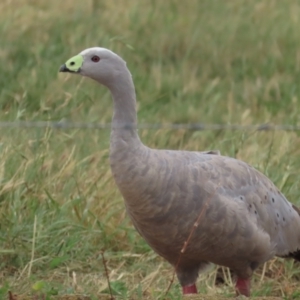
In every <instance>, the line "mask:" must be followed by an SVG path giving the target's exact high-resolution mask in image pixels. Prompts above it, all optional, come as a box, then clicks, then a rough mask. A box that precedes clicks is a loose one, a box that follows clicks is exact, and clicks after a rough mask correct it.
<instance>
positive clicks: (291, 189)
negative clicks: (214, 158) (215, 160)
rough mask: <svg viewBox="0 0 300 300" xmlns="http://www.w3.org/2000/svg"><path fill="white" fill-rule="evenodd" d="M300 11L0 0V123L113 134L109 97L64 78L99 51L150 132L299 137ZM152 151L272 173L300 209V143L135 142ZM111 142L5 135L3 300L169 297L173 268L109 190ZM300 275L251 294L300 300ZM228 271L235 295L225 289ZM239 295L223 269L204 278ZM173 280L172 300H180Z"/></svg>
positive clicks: (285, 5) (286, 269) (159, 138)
mask: <svg viewBox="0 0 300 300" xmlns="http://www.w3.org/2000/svg"><path fill="white" fill-rule="evenodd" d="M299 26H300V5H299V2H298V1H297V0H289V1H287V0H272V1H271V0H260V1H258V0H257V1H256V0H251V1H243V0H231V1H217V0H201V1H196V0H189V1H180V0H169V1H159V0H152V1H139V0H122V1H117V0H102V1H100V0H98V1H97V0H86V1H79V0H64V1H59V0H52V1H38V0H1V2H0V32H1V38H0V120H1V121H31V122H32V121H62V120H67V121H74V122H99V123H109V122H110V120H111V116H112V103H111V98H110V94H109V92H108V91H107V90H106V89H105V88H103V87H100V86H98V85H97V84H95V83H94V82H92V81H90V80H87V79H83V78H81V77H78V76H71V75H66V74H59V73H58V69H59V67H60V65H61V64H62V63H64V62H65V61H66V60H67V59H68V58H70V57H71V56H73V55H75V54H77V53H78V52H80V51H81V50H83V49H85V48H87V47H91V46H102V47H106V48H110V49H112V50H113V51H115V52H117V53H118V54H120V55H121V56H122V57H123V58H124V59H125V60H126V61H127V65H128V66H129V68H130V70H131V72H132V75H133V79H134V82H135V85H136V91H137V97H138V117H139V122H140V123H149V124H156V123H162V124H168V123H204V124H225V125H226V124H240V125H250V124H264V123H270V124H277V125H281V124H285V125H300V118H299V116H300V105H299V100H300V85H299V80H300V37H299ZM139 133H140V136H141V139H142V141H143V142H144V143H145V144H146V145H148V146H150V147H153V148H161V149H163V148H169V149H186V150H187V149H188V150H199V151H204V150H209V149H219V150H220V151H221V153H222V154H223V155H228V156H232V157H236V158H238V159H241V160H244V161H246V162H247V163H249V164H251V165H253V166H254V167H256V168H257V169H259V170H260V171H262V172H263V173H265V174H266V175H267V176H268V177H269V178H271V179H272V181H273V182H274V183H275V184H276V185H277V186H278V188H280V189H281V190H282V192H283V193H284V194H285V195H286V196H287V198H288V199H289V200H290V201H291V202H293V203H294V204H296V205H300V190H299V180H300V137H299V132H298V131H283V130H277V131H257V130H250V131H249V130H236V131H230V130H223V129H219V130H205V131H196V130H193V131H192V130H185V129H179V130H171V129H140V130H139ZM108 152H109V130H108V129H105V130H96V129H80V128H77V129H74V128H73V129H61V130H60V129H52V128H24V127H22V126H21V127H16V128H10V127H8V128H2V127H1V128H0V153H1V160H0V191H1V192H0V231H1V232H0V299H5V298H6V295H7V293H8V291H9V290H10V291H12V292H13V293H15V294H18V295H31V294H32V295H35V296H41V295H48V296H50V295H63V294H70V295H72V294H86V295H90V296H95V295H100V294H107V293H108V285H107V278H106V277H107V276H106V272H105V268H104V263H103V259H102V253H103V252H104V256H105V261H106V263H105V265H106V267H107V270H108V271H107V272H108V274H109V279H110V283H111V286H112V290H113V293H114V295H116V296H119V297H120V299H127V298H131V299H132V298H134V299H161V298H162V297H164V295H165V292H166V290H167V288H168V285H169V283H170V280H171V278H172V274H173V270H172V268H171V267H170V266H169V265H168V264H167V263H165V262H164V261H163V260H162V259H161V258H160V257H158V256H157V255H156V254H155V253H154V252H153V251H152V250H151V249H150V248H149V246H148V245H147V244H146V243H145V242H144V241H143V239H142V238H141V237H140V236H139V235H138V234H137V232H136V231H135V229H134V228H133V226H132V224H131V222H130V220H129V218H128V217H127V216H126V213H125V209H124V203H123V200H122V197H121V195H120V193H119V191H118V190H117V188H116V185H115V183H114V181H113V179H112V174H111V171H110V169H109V161H108ZM299 267H300V264H299V263H296V262H294V261H292V260H283V259H275V260H272V261H270V262H268V263H267V264H266V265H265V266H262V267H261V268H260V269H259V270H258V271H257V272H256V274H255V276H254V278H253V288H252V292H253V296H278V297H284V298H285V299H298V298H299V297H300V287H299V279H300V270H299ZM217 273H218V274H222V275H223V281H225V283H224V284H218V285H215V281H216V277H217ZM197 285H198V289H199V291H200V292H201V293H203V294H206V295H210V296H212V297H217V295H218V296H221V295H222V296H223V297H232V296H233V295H234V288H233V287H232V281H231V278H230V276H229V275H228V272H227V270H226V269H217V267H212V269H211V270H210V271H209V272H207V273H205V274H203V275H201V276H200V278H199V280H198V283H197ZM180 295H181V288H180V286H179V284H178V282H177V280H175V281H174V283H173V285H172V287H171V289H170V291H169V293H168V295H167V297H166V298H167V299H180V297H181V296H180Z"/></svg>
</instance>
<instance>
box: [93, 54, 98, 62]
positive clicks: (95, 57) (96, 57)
mask: <svg viewBox="0 0 300 300" xmlns="http://www.w3.org/2000/svg"><path fill="white" fill-rule="evenodd" d="M99 60H100V57H99V56H97V55H95V56H93V57H92V61H93V62H98V61H99Z"/></svg>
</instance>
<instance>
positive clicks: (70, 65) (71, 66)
mask: <svg viewBox="0 0 300 300" xmlns="http://www.w3.org/2000/svg"><path fill="white" fill-rule="evenodd" d="M82 65H83V56H82V55H80V54H78V55H76V56H73V57H72V58H70V59H69V60H68V61H67V62H66V63H65V64H63V65H62V66H61V67H60V68H59V72H70V73H80V70H81V67H82Z"/></svg>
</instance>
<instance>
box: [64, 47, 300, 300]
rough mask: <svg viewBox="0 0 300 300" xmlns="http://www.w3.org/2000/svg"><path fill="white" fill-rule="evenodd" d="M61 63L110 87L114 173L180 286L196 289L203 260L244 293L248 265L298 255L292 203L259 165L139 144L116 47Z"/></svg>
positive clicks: (298, 223) (130, 90)
mask: <svg viewBox="0 0 300 300" xmlns="http://www.w3.org/2000/svg"><path fill="white" fill-rule="evenodd" d="M60 71H62V72H73V73H79V74H81V75H83V76H87V77H90V78H92V79H94V80H96V81H98V82H99V83H101V84H103V85H105V86H106V87H108V88H109V89H110V91H111V93H112V97H113V100H114V115H113V122H112V133H111V145H110V164H111V169H112V173H113V176H114V179H115V181H116V184H117V186H118V188H119V190H120V192H121V193H122V195H123V198H124V201H125V206H126V209H127V212H128V215H129V216H130V218H131V220H132V222H133V224H134V226H135V228H136V229H137V231H138V232H139V233H140V235H141V236H142V237H143V238H144V239H145V240H146V241H147V243H148V244H149V245H150V246H151V247H152V248H153V249H154V250H155V251H156V252H157V253H158V254H159V255H161V256H162V257H164V258H165V259H166V260H167V261H168V262H169V263H171V264H172V265H173V266H174V267H176V273H177V276H178V279H179V281H180V284H181V285H182V287H183V293H195V292H196V287H195V282H196V279H197V276H198V273H199V272H200V271H201V269H203V268H204V267H205V266H206V265H207V264H209V263H215V264H218V265H222V266H226V267H229V268H230V269H231V270H233V271H234V272H235V274H236V275H237V278H238V279H237V283H236V290H237V293H239V294H243V295H246V296H249V295H250V279H251V276H252V273H253V271H254V270H255V269H256V268H257V267H258V266H259V265H260V264H262V263H264V262H266V261H267V260H269V259H271V258H272V257H274V256H282V257H294V258H295V259H299V257H300V252H299V249H300V217H299V213H298V209H297V208H296V207H294V206H293V205H292V204H291V203H290V202H288V201H287V199H286V198H285V197H284V195H283V194H282V193H281V192H280V191H279V190H278V189H277V188H276V186H275V185H274V184H273V183H272V182H271V181H270V180H269V179H268V178H267V177H266V176H264V175H263V174H262V173H260V172H259V171H257V170H256V169H254V168H252V167H251V166H249V165H248V164H246V163H245V162H242V161H240V160H237V159H233V158H230V157H226V156H221V155H219V153H218V152H215V151H208V152H192V151H172V150H156V149H150V148H148V147H146V146H145V145H143V143H142V142H141V141H140V139H139V136H138V133H137V130H136V124H137V119H136V108H135V104H136V99H135V90H134V85H133V82H132V78H131V74H130V72H129V71H128V69H127V67H126V63H125V62H124V61H123V60H122V59H121V58H120V57H119V56H118V55H116V54H115V53H113V52H111V51H110V50H107V49H104V48H98V47H95V48H89V49H87V50H84V51H83V52H81V53H80V54H79V55H77V56H75V57H72V58H71V59H70V60H68V61H67V62H66V64H64V65H63V66H62V67H61V69H60ZM192 230H193V234H192V235H191V238H190V240H189V242H188V244H187V245H186V247H185V249H184V253H182V254H181V250H182V248H183V245H184V243H185V242H186V241H187V239H188V237H189V236H190V234H191V232H192Z"/></svg>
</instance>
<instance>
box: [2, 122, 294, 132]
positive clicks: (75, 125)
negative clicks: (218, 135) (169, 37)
mask: <svg viewBox="0 0 300 300" xmlns="http://www.w3.org/2000/svg"><path fill="white" fill-rule="evenodd" d="M111 127H112V124H111V123H89V122H67V121H59V122H55V121H12V122H0V128H54V129H61V130H66V129H111ZM118 127H119V128H128V129H130V128H132V127H133V126H132V125H128V124H119V125H118ZM114 128H116V126H115V125H114ZM134 128H137V129H156V130H157V129H169V130H180V129H185V130H194V131H203V130H227V131H299V130H300V125H284V124H283V125H273V124H268V123H266V124H258V125H239V124H203V123H190V124H172V123H166V124H163V123H161V124H160V123H157V124H147V123H140V124H138V125H137V126H134Z"/></svg>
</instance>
